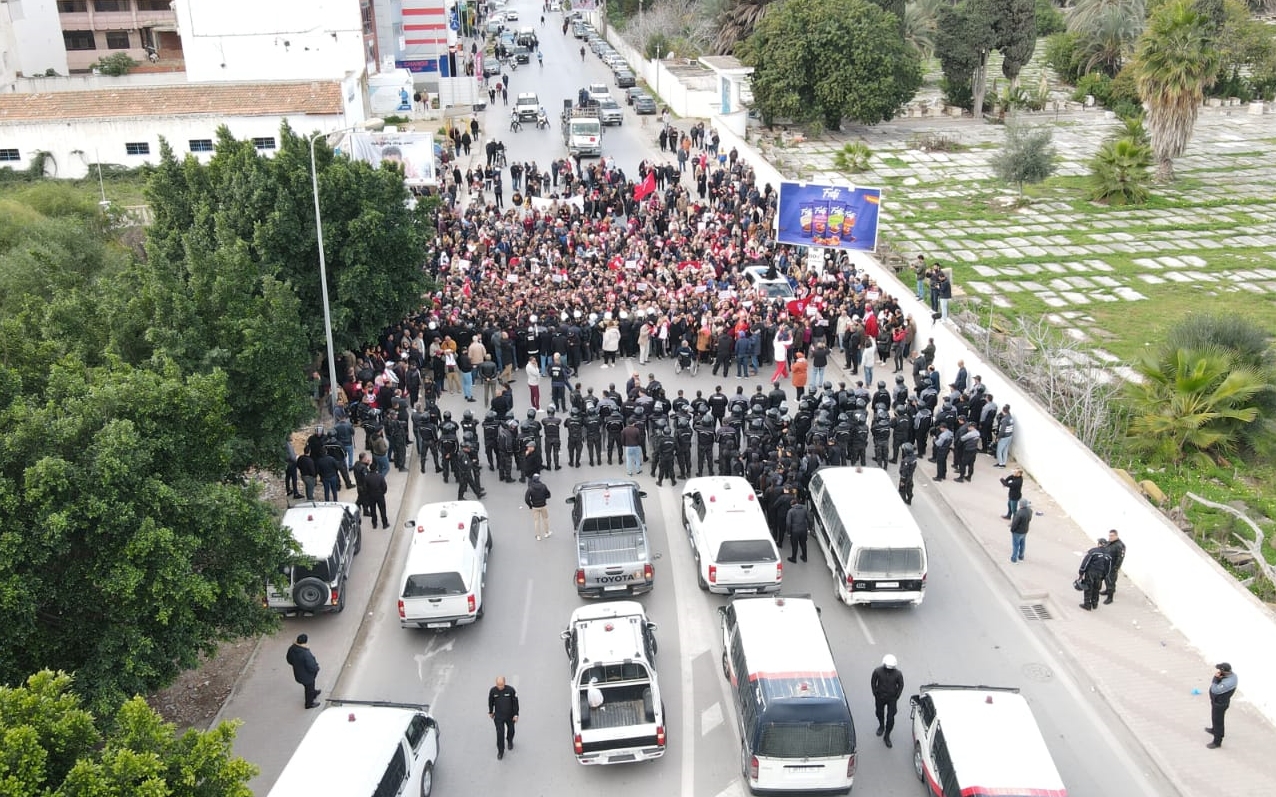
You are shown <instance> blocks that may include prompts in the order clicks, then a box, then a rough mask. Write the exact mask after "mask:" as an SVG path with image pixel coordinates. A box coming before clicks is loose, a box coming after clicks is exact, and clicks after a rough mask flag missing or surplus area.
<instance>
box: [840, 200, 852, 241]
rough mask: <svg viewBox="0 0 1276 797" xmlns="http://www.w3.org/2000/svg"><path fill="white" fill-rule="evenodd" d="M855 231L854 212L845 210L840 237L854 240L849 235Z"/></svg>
mask: <svg viewBox="0 0 1276 797" xmlns="http://www.w3.org/2000/svg"><path fill="white" fill-rule="evenodd" d="M854 230H855V211H853V210H851V209H850V208H847V209H846V216H845V218H843V219H842V237H843V238H849V239H851V240H855V239H854V237H853V236H852V235H851V233H852V232H853V231H854Z"/></svg>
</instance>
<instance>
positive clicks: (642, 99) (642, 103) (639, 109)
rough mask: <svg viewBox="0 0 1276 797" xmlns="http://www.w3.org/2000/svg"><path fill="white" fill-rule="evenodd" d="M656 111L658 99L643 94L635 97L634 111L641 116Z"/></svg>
mask: <svg viewBox="0 0 1276 797" xmlns="http://www.w3.org/2000/svg"><path fill="white" fill-rule="evenodd" d="M655 112H656V101H655V100H654V99H652V98H651V97H650V96H648V95H646V94H643V95H641V96H639V97H635V98H634V113H636V114H638V115H639V116H643V115H647V114H654V113H655Z"/></svg>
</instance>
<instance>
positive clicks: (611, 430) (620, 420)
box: [600, 404, 625, 465]
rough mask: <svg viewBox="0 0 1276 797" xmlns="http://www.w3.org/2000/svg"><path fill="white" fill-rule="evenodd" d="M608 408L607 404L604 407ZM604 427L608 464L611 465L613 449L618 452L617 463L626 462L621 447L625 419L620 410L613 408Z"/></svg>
mask: <svg viewBox="0 0 1276 797" xmlns="http://www.w3.org/2000/svg"><path fill="white" fill-rule="evenodd" d="M606 406H607V405H606V404H604V405H603V407H606ZM600 409H601V408H600ZM603 427H604V428H605V429H606V430H607V464H608V465H610V464H611V452H612V450H613V449H614V450H615V452H616V459H617V461H619V462H624V461H625V451H624V449H623V448H621V445H620V432H621V430H622V429H624V428H625V418H624V416H623V415H622V414H621V412H620V410H619V409H617V408H615V407H612V408H611V409H610V410H609V411H608V413H607V415H606V417H604V418H603ZM600 462H601V460H600Z"/></svg>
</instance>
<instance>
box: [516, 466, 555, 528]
mask: <svg viewBox="0 0 1276 797" xmlns="http://www.w3.org/2000/svg"><path fill="white" fill-rule="evenodd" d="M549 498H550V495H549V488H548V487H546V486H545V483H544V482H542V481H541V475H540V474H539V473H533V474H532V480H531V482H529V483H528V485H527V492H525V493H523V503H525V504H527V508H528V509H530V510H532V529H533V530H534V531H535V532H536V539H537V541H539V540H540V538H541V537H546V538H548V537H552V536H553V535H554V532H552V531H550V530H549Z"/></svg>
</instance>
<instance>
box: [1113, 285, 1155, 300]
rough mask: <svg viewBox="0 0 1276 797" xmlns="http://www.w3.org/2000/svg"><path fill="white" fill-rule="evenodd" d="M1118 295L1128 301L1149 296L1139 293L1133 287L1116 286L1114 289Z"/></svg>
mask: <svg viewBox="0 0 1276 797" xmlns="http://www.w3.org/2000/svg"><path fill="white" fill-rule="evenodd" d="M1113 290H1114V292H1115V293H1116V295H1117V296H1120V297H1121V298H1122V299H1125V300H1126V301H1127V302H1137V301H1140V300H1142V299H1146V298H1148V297H1146V296H1144V295H1143V294H1141V293H1139V292H1138V291H1136V290H1135V289H1133V288H1115V289H1113Z"/></svg>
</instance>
